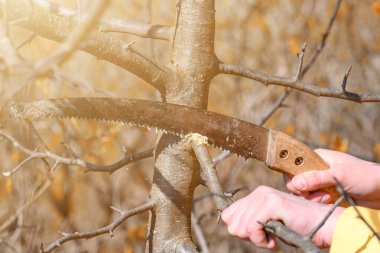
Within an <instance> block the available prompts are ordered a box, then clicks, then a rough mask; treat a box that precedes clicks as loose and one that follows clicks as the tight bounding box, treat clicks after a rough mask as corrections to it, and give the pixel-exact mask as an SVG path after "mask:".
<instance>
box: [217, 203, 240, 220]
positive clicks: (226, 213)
mask: <svg viewBox="0 0 380 253" xmlns="http://www.w3.org/2000/svg"><path fill="white" fill-rule="evenodd" d="M241 201H242V199H240V200H237V201H236V202H234V203H233V204H232V205H230V206H229V207H227V208H226V209H224V210H223V211H222V213H221V218H222V220H223V221H224V223H227V224H228V222H229V221H230V220H231V218H232V217H233V216H234V213H235V212H236V211H237V210H239V206H240V202H241Z"/></svg>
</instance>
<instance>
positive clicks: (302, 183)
mask: <svg viewBox="0 0 380 253" xmlns="http://www.w3.org/2000/svg"><path fill="white" fill-rule="evenodd" d="M291 184H292V187H294V188H295V189H296V190H298V191H301V192H305V191H315V190H318V189H321V188H326V187H329V186H335V185H336V182H335V180H334V170H333V169H329V170H318V171H308V172H305V173H302V174H299V175H296V176H294V177H293V179H292V182H291Z"/></svg>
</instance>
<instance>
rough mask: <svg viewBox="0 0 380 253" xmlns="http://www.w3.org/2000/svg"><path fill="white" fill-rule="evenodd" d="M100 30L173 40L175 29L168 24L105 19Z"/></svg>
mask: <svg viewBox="0 0 380 253" xmlns="http://www.w3.org/2000/svg"><path fill="white" fill-rule="evenodd" d="M99 31H102V32H116V33H128V34H133V35H137V36H139V37H142V38H151V39H158V40H169V41H170V40H172V36H173V33H174V29H173V28H172V27H170V26H166V25H152V24H147V23H143V22H136V21H132V20H128V21H126V20H117V19H112V20H105V21H103V22H102V23H101V24H100V26H99Z"/></svg>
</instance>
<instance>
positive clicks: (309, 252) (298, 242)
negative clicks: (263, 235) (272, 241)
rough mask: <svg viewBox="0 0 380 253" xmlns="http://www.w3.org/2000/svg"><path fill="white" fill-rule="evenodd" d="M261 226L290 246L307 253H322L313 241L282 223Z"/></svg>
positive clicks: (270, 222)
mask: <svg viewBox="0 0 380 253" xmlns="http://www.w3.org/2000/svg"><path fill="white" fill-rule="evenodd" d="M261 225H263V227H264V229H265V231H267V232H269V233H272V234H274V235H275V236H277V237H278V238H280V239H281V240H283V241H285V242H286V243H287V244H288V245H294V246H296V247H298V248H300V249H301V250H303V251H304V252H306V253H320V252H321V250H320V249H319V248H317V247H316V246H315V245H314V244H313V243H312V241H311V240H309V239H308V238H305V237H304V236H302V235H300V234H298V233H296V232H294V231H293V230H291V229H290V228H288V227H286V226H285V225H284V224H283V223H281V222H280V221H276V220H271V221H268V222H267V223H265V224H261Z"/></svg>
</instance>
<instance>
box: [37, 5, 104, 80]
mask: <svg viewBox="0 0 380 253" xmlns="http://www.w3.org/2000/svg"><path fill="white" fill-rule="evenodd" d="M109 2H110V0H98V1H96V2H95V3H94V4H93V5H91V8H90V10H89V11H88V13H87V14H86V15H85V17H84V18H83V19H82V20H81V21H80V23H79V24H78V25H77V26H76V27H75V28H74V30H73V31H72V33H71V35H70V36H69V37H67V38H66V40H65V42H63V44H62V45H61V46H60V47H59V48H58V50H57V51H55V52H54V53H53V54H52V55H50V56H48V57H46V58H44V59H42V60H40V61H38V62H37V63H36V64H35V71H36V74H41V73H43V72H45V71H46V69H47V68H50V66H52V65H54V64H58V65H61V64H62V63H63V62H65V61H66V60H67V59H68V58H69V57H70V56H71V55H72V53H73V52H74V51H75V50H76V49H77V48H78V47H79V45H80V43H81V42H82V41H83V40H84V39H85V38H86V37H87V36H88V34H89V33H90V31H91V29H93V28H94V26H95V24H96V22H97V21H98V19H99V17H100V16H101V15H102V14H103V12H104V11H105V10H106V9H107V6H108V4H109Z"/></svg>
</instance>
